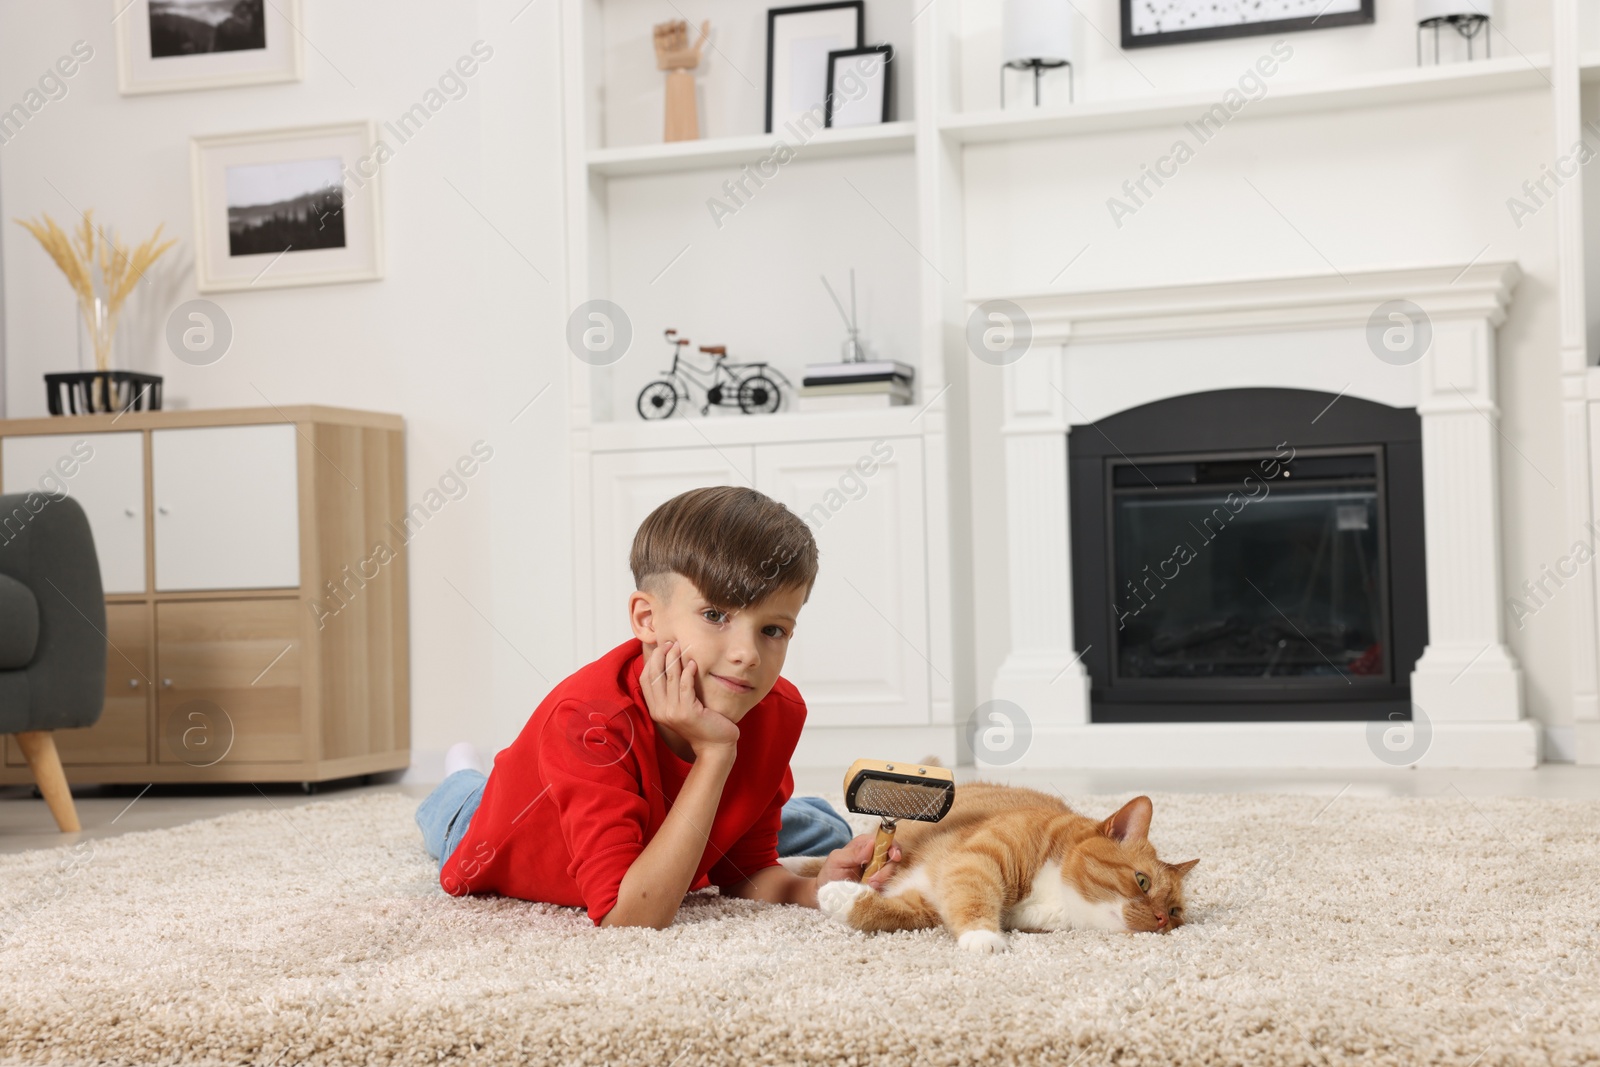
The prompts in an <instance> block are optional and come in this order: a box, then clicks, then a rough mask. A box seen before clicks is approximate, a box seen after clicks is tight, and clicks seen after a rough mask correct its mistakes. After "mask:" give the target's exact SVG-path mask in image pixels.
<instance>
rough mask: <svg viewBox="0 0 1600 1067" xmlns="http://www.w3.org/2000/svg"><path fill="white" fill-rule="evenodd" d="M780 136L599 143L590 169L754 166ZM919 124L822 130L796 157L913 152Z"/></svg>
mask: <svg viewBox="0 0 1600 1067" xmlns="http://www.w3.org/2000/svg"><path fill="white" fill-rule="evenodd" d="M775 140H777V137H776V135H774V134H770V133H749V134H742V135H739V136H733V137H718V138H713V139H709V140H699V141H676V142H671V143H664V144H646V145H628V146H626V147H622V148H599V149H595V150H593V151H591V152H590V153H589V170H590V173H592V174H596V175H600V176H603V177H607V178H618V177H627V176H632V175H639V174H666V173H671V172H674V171H684V170H697V169H702V168H712V167H733V168H739V167H742V166H744V165H745V164H749V165H752V166H754V165H755V164H757V163H758V162H760V161H761V160H763V159H767V158H768V157H770V156H771V155H772V151H773V144H774V142H775ZM914 144H915V127H914V125H913V124H912V123H910V122H906V121H900V122H886V123H884V124H883V125H881V126H856V127H851V128H849V129H821V130H817V131H816V132H815V133H813V134H812V135H811V136H810V138H809V139H807V140H806V141H804V142H803V143H802V144H800V145H798V146H797V147H796V148H795V156H796V159H797V160H798V159H834V158H837V157H840V156H865V155H872V154H874V153H880V152H909V151H911V149H912V148H913V146H914Z"/></svg>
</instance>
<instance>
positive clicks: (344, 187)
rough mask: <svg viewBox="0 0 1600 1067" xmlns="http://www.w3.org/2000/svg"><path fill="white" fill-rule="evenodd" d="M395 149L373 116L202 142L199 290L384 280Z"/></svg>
mask: <svg viewBox="0 0 1600 1067" xmlns="http://www.w3.org/2000/svg"><path fill="white" fill-rule="evenodd" d="M375 146H376V147H375ZM387 151H388V149H387V147H386V146H385V145H383V144H381V143H379V142H377V140H376V137H375V133H374V130H373V125H372V123H370V122H349V123H342V124H337V125H329V126H305V127H299V128H295V129H287V130H266V131H262V132H257V133H234V134H222V135H213V136H206V137H196V138H194V140H193V141H192V142H191V143H190V168H191V179H192V182H193V186H194V189H193V195H194V235H195V237H194V240H195V256H194V266H195V280H196V284H197V285H198V287H199V289H200V291H201V292H202V293H214V292H221V291H225V290H233V289H264V288H279V287H283V286H290V285H323V284H327V283H331V282H357V281H370V280H373V279H376V278H381V277H383V209H382V201H381V197H380V196H379V188H380V186H379V170H380V166H381V164H382V163H383V162H384V160H385V159H386V158H387V154H386V153H387Z"/></svg>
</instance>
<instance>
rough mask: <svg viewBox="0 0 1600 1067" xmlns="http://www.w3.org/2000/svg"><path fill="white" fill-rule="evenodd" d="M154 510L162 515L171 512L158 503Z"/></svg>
mask: <svg viewBox="0 0 1600 1067" xmlns="http://www.w3.org/2000/svg"><path fill="white" fill-rule="evenodd" d="M156 511H158V512H160V513H161V514H163V515H170V514H171V512H169V511H168V510H167V509H166V508H165V507H163V506H162V505H160V504H157V505H156Z"/></svg>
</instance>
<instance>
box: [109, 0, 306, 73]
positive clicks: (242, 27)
mask: <svg viewBox="0 0 1600 1067" xmlns="http://www.w3.org/2000/svg"><path fill="white" fill-rule="evenodd" d="M109 2H110V4H111V6H112V9H113V17H112V22H113V23H114V24H115V26H116V31H117V88H118V89H120V90H121V91H122V93H123V94H124V95H130V94H134V93H165V92H173V91H176V90H180V89H217V88H224V87H227V86H231V85H260V84H262V83H264V82H282V81H299V80H300V78H301V77H302V74H303V68H304V63H305V60H304V52H303V49H302V47H301V43H300V25H299V24H300V0H109Z"/></svg>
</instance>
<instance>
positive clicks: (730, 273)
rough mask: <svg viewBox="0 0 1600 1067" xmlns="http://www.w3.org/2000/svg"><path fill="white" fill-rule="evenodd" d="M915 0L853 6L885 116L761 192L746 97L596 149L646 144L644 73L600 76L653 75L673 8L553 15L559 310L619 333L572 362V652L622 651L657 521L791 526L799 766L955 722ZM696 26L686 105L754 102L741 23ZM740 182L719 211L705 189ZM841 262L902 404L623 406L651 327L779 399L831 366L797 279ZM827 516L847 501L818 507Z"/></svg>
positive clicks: (954, 294) (846, 756)
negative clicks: (561, 212) (579, 310)
mask: <svg viewBox="0 0 1600 1067" xmlns="http://www.w3.org/2000/svg"><path fill="white" fill-rule="evenodd" d="M608 5H609V9H608ZM919 7H921V0H919V2H918V3H917V4H916V6H913V5H912V3H911V0H872V2H870V3H869V4H868V17H867V37H868V40H871V41H879V40H884V39H887V40H888V41H889V42H890V43H892V44H893V45H894V47H895V51H896V84H895V86H894V92H895V99H896V101H897V104H896V111H897V113H898V115H899V116H901V117H900V118H898V119H897V120H896V121H893V122H890V123H888V124H885V125H883V126H879V127H869V128H854V129H841V130H832V129H827V130H818V131H815V132H814V133H810V134H808V135H807V136H806V138H805V140H804V141H803V142H802V143H798V144H796V143H795V139H794V138H793V137H792V136H786V137H785V138H784V140H786V141H787V142H788V143H790V144H791V145H792V146H793V149H794V158H793V159H792V161H790V162H787V163H785V164H784V165H783V166H782V167H781V170H780V171H779V173H778V174H777V175H776V176H770V175H769V177H768V183H770V184H764V183H761V182H752V180H751V179H749V178H747V177H746V178H742V175H748V174H750V173H752V171H751V170H746V168H747V167H750V168H753V165H754V164H756V163H758V162H759V161H761V160H762V159H765V158H767V157H769V156H771V155H772V152H773V146H774V144H775V142H777V141H778V140H779V137H778V136H775V135H772V134H766V133H762V132H760V119H759V108H757V107H755V106H753V103H754V101H752V100H750V99H744V100H741V101H724V103H725V104H726V105H727V106H726V107H724V108H721V109H720V110H715V111H714V109H713V108H712V107H710V106H709V105H707V106H706V107H705V111H704V118H703V119H702V134H703V135H708V136H706V137H705V139H703V140H699V141H694V142H687V143H677V144H661V143H620V144H619V143H610V142H608V140H607V137H608V133H615V132H616V131H628V130H635V131H636V130H642V129H646V128H651V127H652V126H653V128H654V129H655V130H657V131H659V129H660V123H661V106H662V104H661V98H660V95H659V93H655V94H653V95H652V93H651V92H650V91H649V89H648V86H645V85H644V82H643V81H642V79H641V80H634V81H630V82H629V84H628V85H626V86H624V85H608V84H606V83H605V77H606V72H607V71H612V72H621V73H619V74H618V75H617V76H618V78H619V79H621V78H632V77H633V75H632V73H630V71H631V68H630V67H629V64H630V63H634V64H642V65H645V66H648V67H651V68H653V65H654V64H653V59H654V57H653V53H652V51H651V38H650V32H651V26H650V24H651V23H652V22H655V21H660V20H662V19H665V18H667V17H670V15H671V12H670V11H665V10H657V9H655V8H649V7H644V6H640V5H637V4H635V3H633V2H632V0H564V4H563V9H562V10H563V34H564V37H565V41H564V44H565V47H564V49H563V54H564V56H565V57H566V59H567V63H566V67H565V70H564V84H565V86H566V90H567V92H566V99H565V101H564V106H565V117H566V130H567V134H566V136H567V143H566V160H567V164H566V167H567V170H566V173H567V181H568V194H567V216H568V257H569V258H568V266H569V277H570V278H571V279H572V280H573V281H572V291H571V292H570V293H569V300H568V303H569V306H571V307H574V308H576V307H578V306H580V305H582V304H583V303H584V302H585V301H589V300H593V299H606V300H610V301H613V302H614V303H616V304H617V305H618V306H620V307H621V308H623V309H624V311H625V312H626V313H627V314H628V315H629V317H630V321H631V322H632V326H633V330H634V339H633V347H632V348H631V349H630V350H629V354H628V355H627V356H625V357H624V358H623V359H622V360H621V361H619V362H618V363H617V364H616V365H614V366H609V367H601V366H591V365H589V364H585V363H583V362H581V361H574V368H575V373H574V374H573V377H572V379H571V387H570V395H569V403H570V408H571V416H572V432H573V484H574V512H575V515H576V516H577V524H578V533H577V543H576V563H577V574H576V575H575V581H576V586H577V587H576V598H575V599H576V603H577V604H578V606H579V607H578V614H579V618H578V632H579V633H580V634H581V635H583V639H582V640H581V641H580V644H582V643H584V642H587V645H588V651H589V652H590V653H591V654H592V653H597V652H599V651H600V650H602V649H604V648H609V647H611V645H613V644H614V643H615V641H616V640H620V639H621V638H622V637H625V636H626V630H625V628H623V622H624V618H623V604H622V602H621V598H622V596H623V595H624V594H625V592H626V589H631V584H630V583H629V581H628V576H627V575H626V568H625V564H626V544H627V541H629V540H631V537H632V532H633V529H634V528H635V527H636V525H637V522H638V521H639V519H640V518H642V517H643V514H645V513H647V512H648V509H649V508H650V507H653V506H654V504H655V503H659V502H660V501H661V500H664V499H667V498H668V497H670V496H672V495H675V494H676V493H678V492H682V491H684V490H686V489H688V488H691V487H693V486H696V485H705V484H718V483H731V484H748V485H753V486H754V487H756V488H759V489H761V490H762V491H763V492H766V493H768V495H771V496H774V497H775V498H777V499H780V500H783V501H784V502H785V503H786V504H788V505H789V506H790V507H791V508H792V509H793V510H795V511H796V512H797V513H799V514H801V515H803V516H807V521H808V522H811V523H812V525H813V529H814V532H815V534H816V536H817V539H818V544H819V547H820V549H821V550H822V553H823V568H822V573H821V575H820V576H819V580H818V585H817V588H816V589H815V590H814V591H813V594H812V599H811V602H810V604H808V608H807V612H806V616H807V617H804V618H802V620H801V623H800V629H801V631H803V632H804V637H803V638H802V639H801V640H800V641H799V642H797V644H796V646H795V651H793V652H792V653H791V655H790V660H789V663H788V664H787V665H786V667H785V675H786V676H787V677H789V678H790V679H791V680H793V681H794V682H795V683H796V684H797V685H798V686H799V687H800V689H801V692H802V693H804V694H806V698H807V701H808V705H809V707H810V709H811V720H810V721H811V724H812V725H811V727H809V728H808V729H807V731H806V737H805V739H804V740H803V741H802V749H801V751H800V752H799V753H797V755H796V762H797V763H798V764H801V765H806V764H812V765H819V764H827V765H836V764H839V763H840V761H843V762H848V761H849V760H850V759H854V758H856V757H857V756H859V755H860V754H861V753H862V752H866V751H880V752H884V753H889V754H897V753H898V754H900V755H901V756H903V757H905V758H916V757H918V756H921V755H923V754H925V753H928V752H934V753H938V754H939V755H940V756H942V757H944V758H946V759H947V760H953V759H954V758H955V757H956V755H957V743H956V733H955V727H956V722H955V708H956V707H957V705H958V703H959V705H960V706H961V707H963V709H965V708H968V707H970V706H971V704H970V702H971V693H972V681H971V679H970V678H963V677H960V676H958V675H957V673H956V671H955V670H954V668H953V666H952V664H953V663H954V661H955V657H954V656H953V655H952V650H953V648H954V647H955V646H954V638H953V633H952V631H953V618H954V615H955V612H954V611H953V609H952V599H953V596H954V592H953V590H952V584H951V575H952V573H953V571H954V568H953V566H952V561H951V548H950V546H951V537H950V525H951V515H952V505H951V486H952V484H961V483H962V482H963V480H964V479H963V478H961V477H956V478H952V476H951V470H950V467H951V456H952V454H956V455H960V454H964V451H965V445H964V443H960V442H954V441H953V439H952V425H951V424H952V419H951V412H950V409H949V405H948V397H947V393H948V391H949V390H948V389H947V382H946V379H945V366H946V358H945V346H946V343H947V342H946V339H947V337H949V336H952V335H953V328H954V327H955V326H956V325H957V324H958V321H959V316H960V314H961V297H962V286H961V277H960V274H959V265H960V256H959V245H958V239H959V226H958V211H957V210H956V209H957V208H958V205H957V204H956V203H955V201H954V199H953V195H952V194H951V193H948V192H946V187H947V185H948V183H949V182H950V181H951V179H952V178H953V175H954V168H955V156H954V154H953V153H952V152H951V151H950V150H949V149H947V148H946V147H945V145H944V143H943V140H942V138H941V136H940V134H939V132H938V130H937V129H935V128H934V125H933V116H935V115H937V114H938V113H940V111H941V110H942V109H943V107H942V105H943V103H944V102H943V101H941V100H940V99H938V97H939V94H940V93H941V92H943V91H944V89H943V87H941V86H938V85H936V84H935V82H934V80H933V78H932V76H931V75H932V72H933V70H934V67H933V66H932V65H931V64H930V63H928V62H927V57H928V56H929V55H930V54H933V53H934V52H935V51H936V44H935V42H936V39H937V38H938V35H939V33H940V32H941V31H940V30H939V29H938V28H937V27H938V26H939V23H940V18H941V15H940V13H939V12H937V11H934V10H927V11H925V12H923V13H922V14H921V15H920V16H918V13H917V8H919ZM695 14H696V15H697V16H698V15H699V14H700V13H699V12H696V13H695ZM706 14H707V15H709V17H710V18H711V20H712V23H713V27H714V29H713V45H714V47H712V48H708V49H707V50H706V53H705V56H706V62H707V63H709V64H717V65H719V66H718V67H717V69H714V70H712V71H710V72H709V73H708V74H707V76H706V78H705V79H704V82H703V87H702V92H703V93H706V94H710V93H711V92H712V91H713V86H715V85H721V86H722V87H723V88H724V89H725V90H726V91H728V92H730V93H740V94H745V93H751V94H760V92H761V89H760V86H761V82H762V80H763V78H764V76H765V69H764V68H765V51H764V42H765V33H766V12H765V8H764V7H754V6H751V5H747V4H741V5H737V6H732V5H726V4H724V5H722V6H721V7H717V6H716V5H715V4H713V5H711V6H710V7H709V8H708V10H707V11H706ZM914 16H916V17H914ZM632 18H636V19H637V20H638V23H639V24H638V25H637V26H634V25H632V24H631V23H628V21H627V20H628V19H632ZM608 28H610V30H611V32H612V37H613V40H610V41H608V40H607V39H606V33H607V29H608ZM741 42H742V47H743V51H740V50H739V49H740V47H741ZM730 68H731V69H733V70H734V71H735V72H736V73H739V75H740V76H739V77H738V78H735V77H732V76H731V75H729V74H728V71H729V69H730ZM650 73H651V74H654V71H653V69H652V70H651V72H650ZM718 75H721V76H723V77H724V78H725V81H723V82H720V83H719V82H717V81H716V77H717V76H718ZM656 77H657V80H659V76H656ZM757 99H759V96H758V97H757ZM607 107H612V108H616V109H626V110H627V113H626V114H623V113H621V112H620V111H618V112H613V113H609V114H608V113H607V111H606V110H605V109H606V108H607ZM725 112H726V113H727V114H731V115H735V116H742V117H743V121H744V123H745V124H744V127H743V128H742V129H740V128H737V127H735V128H733V129H729V128H728V127H729V126H730V125H733V123H734V122H735V121H736V120H735V119H733V118H727V117H726V115H725V114H724V113H725ZM648 113H653V114H648ZM752 117H754V118H753V121H751V120H752ZM719 133H721V134H723V135H721V136H719V135H718V134H719ZM655 137H656V139H657V140H658V139H659V133H656V134H655ZM769 169H771V168H769ZM741 180H742V181H743V182H744V185H743V193H744V195H743V196H735V195H733V194H731V193H730V192H729V191H728V186H727V185H725V184H724V183H730V182H731V183H738V182H740V181H741ZM713 198H716V199H718V200H720V201H721V202H722V203H724V204H725V205H727V206H729V207H732V208H735V209H736V212H737V213H736V214H735V215H734V216H733V217H730V218H726V219H724V220H723V223H722V225H718V222H717V219H716V218H714V217H713V216H712V215H711V214H710V211H709V209H708V208H707V207H706V206H705V204H706V203H707V202H709V201H710V200H712V199H713ZM691 257H698V258H696V259H694V260H693V264H694V267H693V270H688V269H682V270H680V269H679V268H678V266H677V264H678V263H679V261H680V259H681V260H690V258H691ZM851 267H855V268H856V273H857V287H858V294H859V297H860V307H861V321H862V326H863V330H864V333H865V334H866V337H867V339H868V340H869V342H872V343H874V344H875V345H876V346H877V354H878V355H880V356H882V357H885V358H894V359H899V360H901V361H903V362H905V363H908V364H911V365H912V366H914V367H915V368H916V375H917V376H916V382H915V387H914V390H915V392H914V403H913V404H912V405H910V406H905V407H895V408H889V409H886V410H882V411H850V412H819V413H802V412H796V411H793V410H785V411H782V412H780V413H778V414H774V415H763V416H744V415H740V414H738V413H737V412H735V413H732V414H730V415H728V416H727V417H719V413H718V412H717V411H716V409H713V412H712V417H700V416H699V415H698V414H695V413H692V412H691V413H690V414H691V417H682V414H681V409H680V415H678V416H675V417H673V418H670V419H667V420H663V421H660V422H655V421H651V422H646V421H644V420H642V419H640V418H639V417H638V415H637V414H636V413H635V411H634V394H636V393H637V391H638V387H639V386H640V385H642V384H643V381H644V380H648V378H649V377H655V376H657V375H656V374H655V373H653V372H654V371H655V370H657V369H659V368H664V366H665V362H666V360H667V359H668V358H669V357H668V356H667V354H666V353H667V349H666V346H665V345H664V344H663V343H662V342H661V341H660V340H659V338H660V332H661V330H662V329H664V328H666V327H674V328H677V329H678V330H679V331H680V332H681V333H682V334H685V335H688V336H690V337H692V338H693V339H694V341H695V342H696V343H718V344H726V345H727V346H728V351H729V357H730V359H734V360H741V359H768V360H770V361H771V362H772V363H773V364H774V366H776V367H777V368H778V369H779V370H780V371H782V372H783V373H784V374H785V375H786V376H787V377H788V378H789V379H790V380H791V381H793V382H795V383H796V384H798V382H799V379H800V377H801V375H802V373H803V368H804V364H805V363H807V362H816V361H822V360H827V359H832V358H837V352H838V347H839V344H840V342H842V341H843V339H844V336H845V335H844V330H843V325H842V323H840V322H839V319H838V316H837V312H836V311H835V310H834V309H833V307H832V305H831V303H830V302H829V300H828V297H827V294H826V292H825V291H824V290H823V288H822V286H821V283H820V282H819V281H818V280H817V275H818V274H819V273H825V274H826V275H827V276H828V277H829V279H830V280H831V281H832V282H833V283H834V285H835V287H838V286H839V285H840V284H841V283H842V282H844V280H845V279H846V278H847V276H848V271H849V269H850V268H851ZM657 346H659V348H658V347H657ZM657 352H659V353H660V356H659V359H660V361H661V362H660V363H656V362H654V360H656V359H657V358H658V356H657V355H656V353H657ZM686 354H688V355H689V356H691V357H694V358H697V360H699V361H700V362H704V360H703V357H698V354H697V353H696V352H695V351H694V348H693V347H691V348H690V349H688V350H687V353H686ZM958 365H959V364H958ZM792 406H793V400H792V399H791V400H790V401H789V403H788V404H787V405H786V408H792ZM885 454H888V456H889V458H887V459H886V460H885V459H883V457H884V456H885ZM866 467H871V468H872V470H873V473H872V474H871V475H866V474H859V481H860V482H861V483H862V484H863V485H864V488H863V489H862V490H861V491H860V492H859V493H858V494H854V495H847V496H840V495H836V494H834V493H833V492H832V490H833V489H834V488H835V487H836V486H837V485H838V484H839V482H840V479H846V480H847V481H849V484H851V485H854V484H856V483H855V481H851V480H850V479H851V475H850V474H849V472H851V471H853V470H857V471H858V473H859V469H864V468H866ZM839 499H844V500H846V501H848V502H847V503H846V504H844V505H843V506H839V507H837V508H833V509H830V508H829V506H828V504H827V503H825V501H826V502H837V500H839ZM819 507H820V509H821V510H818V508H819ZM625 587H626V588H625ZM613 601H616V602H615V603H613Z"/></svg>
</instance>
